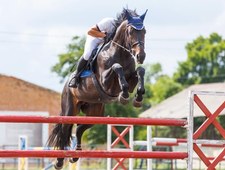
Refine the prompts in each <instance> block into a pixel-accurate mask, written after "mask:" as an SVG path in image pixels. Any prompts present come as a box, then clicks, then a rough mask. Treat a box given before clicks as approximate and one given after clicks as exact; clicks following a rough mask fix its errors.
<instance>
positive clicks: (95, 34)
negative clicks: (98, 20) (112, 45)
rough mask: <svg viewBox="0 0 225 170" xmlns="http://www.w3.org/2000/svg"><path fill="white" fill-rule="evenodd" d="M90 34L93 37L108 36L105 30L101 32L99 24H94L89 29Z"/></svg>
mask: <svg viewBox="0 0 225 170" xmlns="http://www.w3.org/2000/svg"><path fill="white" fill-rule="evenodd" d="M88 35H90V36H92V37H96V38H104V37H105V36H106V34H105V33H104V32H101V31H100V30H99V28H98V26H97V25H96V26H94V27H92V28H91V29H90V30H89V31H88Z"/></svg>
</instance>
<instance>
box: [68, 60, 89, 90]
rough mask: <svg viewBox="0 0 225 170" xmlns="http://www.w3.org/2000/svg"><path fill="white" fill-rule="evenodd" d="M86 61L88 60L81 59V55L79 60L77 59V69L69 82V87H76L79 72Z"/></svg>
mask: <svg viewBox="0 0 225 170" xmlns="http://www.w3.org/2000/svg"><path fill="white" fill-rule="evenodd" d="M87 62H88V61H87V60H85V59H83V57H81V58H80V60H79V61H78V64H77V70H76V72H75V73H74V75H73V77H72V78H71V80H70V82H69V87H74V88H77V85H78V83H79V77H80V73H81V71H82V69H83V68H84V67H85V66H86V64H87Z"/></svg>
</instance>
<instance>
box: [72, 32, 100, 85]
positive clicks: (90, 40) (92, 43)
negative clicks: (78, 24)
mask: <svg viewBox="0 0 225 170" xmlns="http://www.w3.org/2000/svg"><path fill="white" fill-rule="evenodd" d="M101 41H102V40H101V39H99V38H95V37H92V36H90V35H87V39H86V42H85V46H84V53H83V57H81V58H80V60H79V62H78V65H77V70H76V71H75V73H74V75H73V77H72V79H71V80H70V83H69V87H75V88H76V87H77V85H78V83H79V76H80V73H81V71H82V69H83V68H84V67H85V65H86V64H87V61H88V60H89V58H90V56H91V53H92V51H93V50H94V49H95V48H96V47H97V46H98V44H99V43H100V42H101Z"/></svg>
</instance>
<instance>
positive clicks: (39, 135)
mask: <svg viewBox="0 0 225 170" xmlns="http://www.w3.org/2000/svg"><path fill="white" fill-rule="evenodd" d="M0 115H21V116H25V115H29V116H49V113H48V112H27V111H0ZM48 126H49V125H48V124H41V123H0V134H1V135H0V146H2V145H18V137H19V136H20V135H27V136H28V141H29V142H28V146H44V145H45V143H46V141H47V138H48Z"/></svg>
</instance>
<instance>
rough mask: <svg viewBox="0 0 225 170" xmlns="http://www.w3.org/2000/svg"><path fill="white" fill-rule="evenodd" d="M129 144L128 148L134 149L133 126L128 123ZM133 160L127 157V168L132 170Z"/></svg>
mask: <svg viewBox="0 0 225 170" xmlns="http://www.w3.org/2000/svg"><path fill="white" fill-rule="evenodd" d="M129 145H130V150H131V151H133V150H134V126H133V125H130V132H129ZM133 160H134V159H132V158H130V159H129V170H133Z"/></svg>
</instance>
